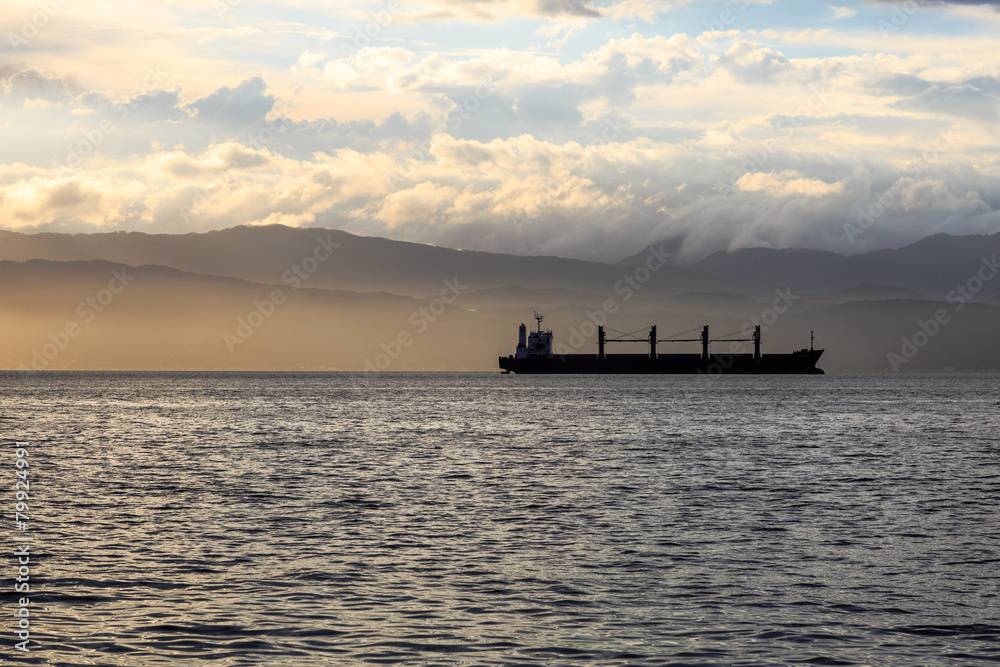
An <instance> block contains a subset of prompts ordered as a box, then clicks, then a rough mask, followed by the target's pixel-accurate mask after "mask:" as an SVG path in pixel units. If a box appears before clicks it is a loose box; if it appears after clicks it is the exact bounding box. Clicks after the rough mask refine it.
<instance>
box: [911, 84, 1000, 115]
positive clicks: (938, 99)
mask: <svg viewBox="0 0 1000 667" xmlns="http://www.w3.org/2000/svg"><path fill="white" fill-rule="evenodd" d="M893 106H894V107H896V108H899V109H910V110H914V111H923V112H928V113H944V114H948V115H950V116H958V117H960V118H972V119H975V120H980V121H983V122H992V121H995V120H996V119H997V100H996V98H995V97H993V96H991V95H988V94H986V93H984V92H983V91H982V90H980V89H979V88H976V87H975V86H973V85H970V84H964V85H957V86H941V85H933V86H931V87H930V88H928V89H926V90H924V91H923V92H921V93H918V94H917V95H914V96H913V97H911V98H909V99H906V100H900V101H899V102H896V103H894V104H893Z"/></svg>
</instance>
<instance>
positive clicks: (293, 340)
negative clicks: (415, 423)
mask: <svg viewBox="0 0 1000 667" xmlns="http://www.w3.org/2000/svg"><path fill="white" fill-rule="evenodd" d="M675 250H676V248H675V247H673V246H672V245H671V244H670V243H668V242H665V243H663V244H655V245H654V246H651V247H649V248H646V249H644V250H642V251H640V252H639V253H637V254H635V255H632V256H630V257H627V258H625V259H622V260H620V261H618V262H615V263H599V262H586V261H580V260H574V259H566V258H559V257H542V256H536V257H522V256H512V255H502V254H493V253H486V252H478V251H468V250H456V249H448V248H438V247H433V246H428V245H422V244H415V243H406V242H401V241H392V240H388V239H381V238H373V237H363V236H357V235H353V234H349V233H347V232H344V231H340V230H325V229H315V228H307V229H299V228H289V227H282V226H266V227H236V228H232V229H226V230H221V231H213V232H205V233H190V234H177V235H167V234H145V233H139V232H114V233H101V234H60V233H41V234H21V233H16V232H6V233H5V234H3V235H0V285H3V286H4V289H3V290H2V292H0V314H2V315H3V317H4V321H5V322H6V323H7V326H6V327H5V328H4V330H3V333H2V336H3V341H2V346H0V356H2V359H0V366H2V367H6V368H8V369H22V370H23V369H32V368H33V369H45V370H54V369H132V370H140V369H148V370H201V369H205V370H364V369H366V368H368V369H369V370H370V369H372V368H377V369H379V370H389V371H393V370H442V371H466V370H476V371H492V370H498V369H497V365H496V357H497V356H498V355H501V354H503V355H506V354H509V353H512V352H513V348H514V345H515V344H516V334H517V325H518V324H520V323H521V322H526V323H529V324H533V321H532V315H533V311H535V310H538V311H540V312H542V313H543V314H544V316H545V320H544V323H545V325H546V326H551V328H552V329H553V331H554V333H555V338H556V341H557V342H563V343H565V344H567V345H571V346H572V347H573V349H574V351H580V352H590V351H596V342H595V340H594V336H593V335H590V336H587V335H585V334H587V333H588V332H590V333H592V332H591V329H592V324H593V322H603V323H606V325H607V326H608V327H610V328H612V329H615V330H619V331H623V332H631V331H635V330H641V329H642V328H643V327H647V326H648V325H650V324H657V325H658V332H659V335H660V337H668V336H670V335H671V334H674V333H681V332H684V331H686V330H687V329H692V328H695V327H699V326H701V325H703V324H708V325H709V326H710V327H711V330H712V334H713V337H718V336H721V335H724V334H729V333H731V332H732V333H738V332H740V331H741V330H742V329H744V328H745V327H746V326H748V325H749V324H750V323H752V322H754V321H762V323H763V325H764V327H765V333H764V351H765V352H767V351H772V352H786V351H790V350H791V349H792V348H799V347H802V346H803V345H808V343H809V332H810V331H815V335H816V344H817V346H818V347H824V348H825V349H826V352H825V354H824V357H823V359H822V360H821V362H820V364H819V365H820V367H822V368H824V369H826V370H827V371H835V372H836V371H872V372H884V371H892V370H900V371H909V372H912V371H942V370H960V371H970V370H984V369H990V370H996V369H1000V352H998V350H997V345H996V343H995V339H996V334H997V332H998V327H1000V317H998V316H1000V298H998V294H1000V279H996V277H997V276H996V274H997V273H998V272H1000V267H997V265H996V255H997V254H1000V252H998V251H1000V235H993V236H961V237H957V236H948V235H943V234H939V235H936V236H932V237H927V238H925V239H923V240H921V241H919V242H918V243H915V244H912V245H910V246H906V247H903V248H898V249H890V250H879V251H875V252H870V253H865V254H861V255H853V256H845V255H838V254H835V253H829V252H821V251H814V250H796V249H764V248H755V249H746V250H738V251H735V252H729V253H716V254H714V255H710V256H708V257H705V258H702V259H699V260H696V261H691V262H682V261H679V260H678V259H677V255H676V254H675V252H674V251H675ZM116 276H117V277H116ZM755 318H756V320H755ZM588 322H589V323H591V324H588ZM925 339H926V340H925ZM684 345H686V344H677V347H676V350H677V351H682V350H687V348H685V347H684ZM718 345H724V344H721V343H720V344H718ZM693 347H697V346H693ZM661 349H662V347H661ZM713 349H715V348H713ZM623 351H624V350H623ZM628 351H638V349H635V350H628ZM690 351H694V350H693V349H692V350H690ZM894 355H895V356H894Z"/></svg>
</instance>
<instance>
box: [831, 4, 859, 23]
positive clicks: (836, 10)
mask: <svg viewBox="0 0 1000 667" xmlns="http://www.w3.org/2000/svg"><path fill="white" fill-rule="evenodd" d="M857 13H858V12H857V11H856V10H854V9H851V8H850V7H840V6H837V5H830V18H831V19H832V20H834V21H839V20H841V19H849V18H853V17H854V16H855V15H856V14H857Z"/></svg>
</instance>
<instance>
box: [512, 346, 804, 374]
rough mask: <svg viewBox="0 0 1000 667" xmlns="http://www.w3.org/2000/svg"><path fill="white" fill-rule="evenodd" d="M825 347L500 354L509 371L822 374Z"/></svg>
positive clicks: (548, 372) (532, 372)
mask: <svg viewBox="0 0 1000 667" xmlns="http://www.w3.org/2000/svg"><path fill="white" fill-rule="evenodd" d="M821 354H823V350H806V351H803V352H793V353H791V354H762V355H761V356H760V358H759V359H754V356H753V355H752V354H712V355H710V356H709V357H708V359H704V358H702V356H701V355H700V354H661V355H658V356H657V358H656V359H650V358H649V357H648V356H646V355H643V354H609V355H607V356H606V358H604V359H598V358H597V355H593V354H564V355H558V354H557V355H553V356H551V357H536V358H528V359H516V358H514V357H513V356H510V357H500V368H501V369H503V370H504V371H505V372H508V373H518V374H536V375H559V374H627V375H639V374H647V375H657V374H670V375H685V374H686V375H691V374H703V375H782V374H784V375H822V374H823V371H822V370H821V369H819V368H816V362H817V361H819V357H820V355H821Z"/></svg>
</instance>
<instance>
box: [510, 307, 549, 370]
mask: <svg viewBox="0 0 1000 667" xmlns="http://www.w3.org/2000/svg"><path fill="white" fill-rule="evenodd" d="M543 319H545V318H544V317H542V316H541V315H539V314H538V313H535V320H536V321H537V322H538V328H537V329H536V330H535V331H532V332H531V333H530V334H528V336H527V340H525V334H527V327H526V326H524V323H521V327H520V329H519V330H518V337H517V350H516V351H515V352H514V358H515V359H548V358H549V357H551V356H552V332H551V331H542V320H543Z"/></svg>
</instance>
